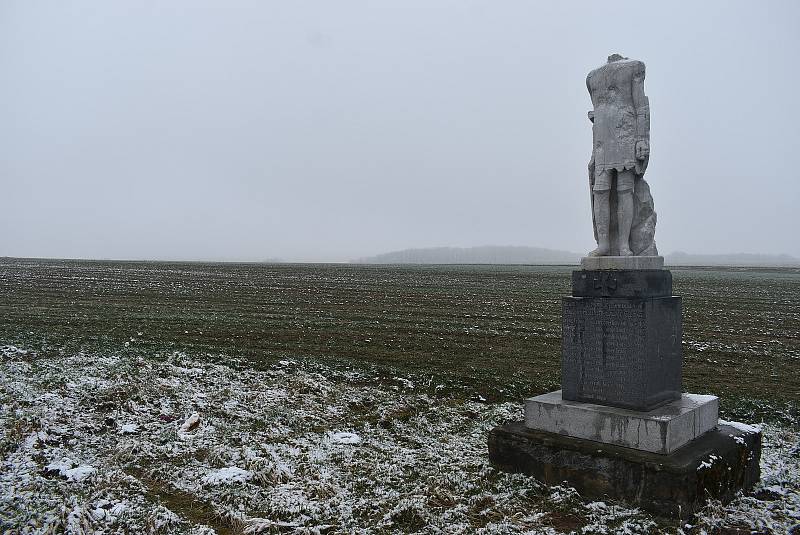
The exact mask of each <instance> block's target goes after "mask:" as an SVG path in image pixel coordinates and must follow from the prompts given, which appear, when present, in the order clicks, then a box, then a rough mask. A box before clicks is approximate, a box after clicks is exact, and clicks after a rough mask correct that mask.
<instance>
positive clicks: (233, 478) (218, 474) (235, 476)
mask: <svg viewBox="0 0 800 535" xmlns="http://www.w3.org/2000/svg"><path fill="white" fill-rule="evenodd" d="M252 477H253V472H251V471H249V470H243V469H241V468H238V467H236V466H226V467H225V468H220V469H219V470H217V471H215V472H211V473H210V474H207V475H205V476H203V478H202V480H201V481H202V482H203V483H205V484H207V485H223V484H228V483H244V482H245V481H248V480H250V479H251V478H252Z"/></svg>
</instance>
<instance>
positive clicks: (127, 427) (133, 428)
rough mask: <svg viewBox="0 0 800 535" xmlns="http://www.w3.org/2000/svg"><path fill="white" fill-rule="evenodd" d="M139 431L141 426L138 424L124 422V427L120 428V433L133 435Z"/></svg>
mask: <svg viewBox="0 0 800 535" xmlns="http://www.w3.org/2000/svg"><path fill="white" fill-rule="evenodd" d="M138 432H139V426H138V425H136V424H123V425H122V427H120V428H119V434H120V435H132V434H134V433H138Z"/></svg>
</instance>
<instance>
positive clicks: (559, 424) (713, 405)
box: [525, 390, 719, 454]
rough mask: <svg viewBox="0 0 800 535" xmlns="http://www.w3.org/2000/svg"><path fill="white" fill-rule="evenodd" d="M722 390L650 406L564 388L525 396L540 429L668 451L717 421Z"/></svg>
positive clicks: (533, 425) (528, 419) (529, 421)
mask: <svg viewBox="0 0 800 535" xmlns="http://www.w3.org/2000/svg"><path fill="white" fill-rule="evenodd" d="M718 413H719V399H718V398H717V397H716V396H701V395H697V394H683V395H682V396H681V398H680V399H678V400H676V401H673V402H671V403H668V404H666V405H662V406H661V407H659V408H657V409H654V410H652V411H649V412H639V411H632V410H628V409H620V408H617V407H608V406H604V405H595V404H592V403H582V402H576V401H568V400H564V399H563V398H562V397H561V391H560V390H557V391H555V392H550V393H548V394H542V395H541V396H536V397H533V398H530V399H527V400H525V426H526V427H528V428H529V429H533V430H537V431H545V432H549V433H557V434H560V435H567V436H571V437H575V438H581V439H586V440H593V441H596V442H602V443H606V444H614V445H616V446H623V447H626V448H633V449H636V450H642V451H648V452H652V453H659V454H668V453H672V452H673V451H675V450H677V449H678V448H680V447H682V446H684V445H685V444H687V443H688V442H691V441H692V440H694V439H696V438H698V437H699V436H701V435H703V434H704V433H706V432H707V431H710V430H712V429H713V428H714V427H715V426H716V425H717V417H718Z"/></svg>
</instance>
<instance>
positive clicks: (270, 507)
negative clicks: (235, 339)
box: [0, 346, 800, 534]
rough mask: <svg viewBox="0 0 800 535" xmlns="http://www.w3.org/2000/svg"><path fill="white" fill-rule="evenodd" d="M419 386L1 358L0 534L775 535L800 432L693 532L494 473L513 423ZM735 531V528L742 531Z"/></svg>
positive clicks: (212, 363)
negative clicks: (493, 445) (745, 490)
mask: <svg viewBox="0 0 800 535" xmlns="http://www.w3.org/2000/svg"><path fill="white" fill-rule="evenodd" d="M413 381H414V378H413V377H394V378H385V377H379V376H378V375H377V374H373V373H371V372H369V371H365V370H354V369H334V368H331V367H327V366H325V365H322V364H316V363H311V362H305V361H294V360H286V361H281V362H280V363H277V364H276V365H274V366H272V367H271V368H269V369H265V370H256V369H253V368H252V367H251V366H249V365H248V364H247V363H245V362H243V361H238V360H235V359H228V360H227V361H226V360H225V359H223V358H222V357H220V356H214V357H211V356H209V358H203V359H192V358H189V357H187V356H185V355H182V354H173V355H167V356H163V355H162V356H157V355H154V356H152V357H144V356H142V357H131V356H125V355H124V354H121V355H116V354H102V355H89V354H80V353H79V354H73V355H62V356H58V357H54V356H52V355H48V356H47V357H44V356H40V355H38V354H37V353H36V352H34V351H29V350H28V351H26V350H25V349H24V348H22V349H21V348H16V347H13V346H3V347H2V348H1V349H0V459H2V461H1V462H2V464H1V465H0V531H2V532H3V533H56V532H61V531H66V532H68V533H151V532H158V533H197V534H200V533H214V532H216V533H277V532H289V533H376V532H377V533H408V532H423V533H561V532H570V531H574V532H577V533H654V532H659V531H663V532H668V533H675V532H678V533H679V532H684V533H703V532H709V533H712V532H715V530H716V529H718V528H720V527H723V526H725V527H727V528H730V529H731V530H736V529H741V530H743V531H741V532H742V533H745V532H750V530H755V531H757V532H759V533H785V532H786V531H787V530H788V529H789V528H790V527H791V526H793V525H795V524H797V523H798V522H800V472H799V471H798V464H800V432H798V429H796V428H789V427H777V426H774V425H764V426H763V431H764V451H763V456H762V483H761V485H760V486H759V488H757V489H756V490H755V492H753V493H752V494H751V495H748V496H742V497H740V498H738V499H737V500H735V501H734V502H733V503H732V504H730V505H728V506H724V507H723V506H720V505H719V504H711V505H709V506H708V507H707V508H706V510H705V511H704V512H703V514H702V515H700V516H698V517H697V518H695V519H693V520H691V521H690V522H689V523H683V524H681V523H679V522H677V521H671V520H667V519H660V518H655V517H652V516H650V515H648V514H646V513H642V512H639V511H636V510H631V509H626V508H624V507H621V506H619V505H615V504H612V503H603V502H591V503H589V502H584V501H582V500H581V499H580V497H579V496H577V495H576V493H575V492H574V491H573V490H571V489H568V488H562V487H556V488H547V487H543V486H542V485H539V484H537V483H536V482H535V481H534V480H533V479H531V478H528V477H524V476H517V475H509V474H504V473H500V472H496V471H495V470H493V469H492V468H491V467H490V466H489V464H488V461H487V450H486V432H487V430H488V429H490V428H491V427H492V426H494V425H496V424H497V423H499V422H501V421H504V420H507V419H517V418H521V404H520V403H503V404H485V403H481V402H480V401H469V400H466V401H465V400H463V399H461V398H458V397H455V396H454V395H449V394H441V395H440V394H437V391H436V389H435V388H420V387H416V386H415V384H414V382H413ZM736 532H737V531H729V533H736Z"/></svg>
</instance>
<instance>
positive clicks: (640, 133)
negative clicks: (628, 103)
mask: <svg viewBox="0 0 800 535" xmlns="http://www.w3.org/2000/svg"><path fill="white" fill-rule="evenodd" d="M644 74H645V67H644V63H641V62H638V64H637V66H636V69H635V71H634V73H633V106H634V108H636V159H638V160H644V159H645V158H647V157H648V156H649V155H650V100H649V99H648V98H647V96H646V95H645V94H644Z"/></svg>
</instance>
